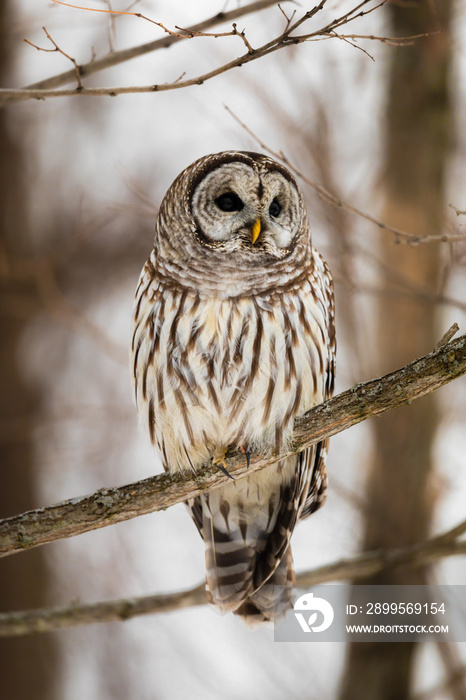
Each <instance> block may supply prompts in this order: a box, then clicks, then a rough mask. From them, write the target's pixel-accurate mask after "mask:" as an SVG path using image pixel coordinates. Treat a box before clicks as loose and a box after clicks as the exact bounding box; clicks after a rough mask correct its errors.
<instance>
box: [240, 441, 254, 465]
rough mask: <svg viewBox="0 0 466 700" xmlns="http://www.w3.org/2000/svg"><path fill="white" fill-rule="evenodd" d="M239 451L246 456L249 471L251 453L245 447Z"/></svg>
mask: <svg viewBox="0 0 466 700" xmlns="http://www.w3.org/2000/svg"><path fill="white" fill-rule="evenodd" d="M239 451H240V452H242V453H243V454H244V455H246V467H247V468H248V469H249V464H250V462H251V453H250V452H249V450H247V449H246V448H245V447H242V446H241V447H240V448H239Z"/></svg>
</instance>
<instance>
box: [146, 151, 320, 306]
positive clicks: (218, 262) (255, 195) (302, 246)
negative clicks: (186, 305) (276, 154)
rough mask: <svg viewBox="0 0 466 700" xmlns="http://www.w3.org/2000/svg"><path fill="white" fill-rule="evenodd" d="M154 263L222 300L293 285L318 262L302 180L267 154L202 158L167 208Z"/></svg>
mask: <svg viewBox="0 0 466 700" xmlns="http://www.w3.org/2000/svg"><path fill="white" fill-rule="evenodd" d="M152 261H153V264H154V265H156V266H157V270H158V271H159V274H160V275H162V276H163V277H164V279H165V280H166V281H167V282H168V281H169V282H170V284H175V285H176V286H177V287H179V288H181V289H191V290H196V291H198V292H201V293H204V294H215V295H217V296H219V297H221V298H228V297H233V296H242V295H249V294H256V293H259V292H262V291H264V292H265V291H266V290H276V289H278V288H280V287H281V286H283V287H285V286H286V287H290V286H292V285H293V284H294V283H295V280H297V278H299V277H300V275H302V274H304V273H305V272H306V269H307V267H308V266H309V265H311V264H312V252H311V239H310V233H309V225H308V222H307V216H306V211H305V208H304V203H303V198H302V195H301V193H300V191H299V189H298V185H297V184H296V181H295V179H294V178H293V176H292V175H291V173H289V172H288V171H287V170H286V168H284V167H283V166H282V165H280V164H279V163H277V162H275V161H274V160H272V159H271V158H268V157H267V156H264V155H262V154H260V153H250V152H238V151H225V152H222V153H214V154H212V155H208V156H205V157H204V158H200V159H199V160H197V161H196V162H195V163H193V164H192V165H190V166H189V167H188V168H186V169H185V170H183V172H182V173H181V174H180V175H179V176H178V177H177V178H176V180H175V181H174V182H173V184H172V185H171V187H170V188H169V189H168V191H167V193H166V195H165V197H164V199H163V201H162V204H161V205H160V210H159V215H158V218H157V223H156V234H155V245H154V254H153V257H152Z"/></svg>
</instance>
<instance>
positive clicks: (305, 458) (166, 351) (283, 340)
mask: <svg viewBox="0 0 466 700" xmlns="http://www.w3.org/2000/svg"><path fill="white" fill-rule="evenodd" d="M335 347H336V344H335V329H334V297H333V284H332V277H331V274H330V272H329V269H328V267H327V265H326V263H325V261H324V260H323V258H322V256H321V255H320V254H319V253H318V252H317V250H315V248H313V247H312V245H311V238H310V232H309V224H308V219H307V214H306V210H305V207H304V202H303V197H302V194H301V192H300V190H299V187H298V185H297V183H296V180H295V179H294V177H293V176H292V175H291V173H290V172H288V170H287V169H286V168H285V167H283V166H282V165H280V164H279V163H277V162H275V161H274V160H272V159H271V158H269V157H267V156H265V155H262V154H259V153H251V152H237V151H226V152H222V153H216V154H213V155H208V156H205V157H204V158H200V159H199V160H197V161H196V162H195V163H193V164H192V165H190V166H189V167H188V168H186V169H185V170H184V171H183V172H182V173H181V174H180V175H179V176H178V177H177V178H176V180H175V181H174V182H173V184H172V185H171V186H170V188H169V189H168V191H167V193H166V195H165V197H164V199H163V201H162V204H161V206H160V210H159V213H158V217H157V222H156V232H155V243H154V248H153V250H152V252H151V254H150V256H149V259H148V260H147V262H146V264H145V265H144V268H143V270H142V273H141V276H140V279H139V284H138V287H137V290H136V299H135V306H134V314H133V333H132V345H131V359H130V362H131V373H132V378H133V383H134V394H135V399H136V404H137V408H138V411H139V413H140V416H141V418H142V421H143V423H144V424H145V426H146V428H147V430H148V433H149V436H150V440H151V442H152V444H153V445H154V446H155V447H156V449H157V450H158V452H159V454H160V457H161V460H162V464H163V467H164V469H165V470H166V471H169V472H172V473H176V472H179V471H181V472H187V471H188V472H189V471H192V472H196V470H199V469H200V468H201V466H202V465H204V464H205V463H208V462H209V461H213V462H214V463H215V464H217V465H218V466H219V468H220V469H222V470H225V465H224V456H225V452H226V450H228V449H229V448H232V449H241V450H242V451H243V452H245V453H246V455H247V456H248V458H249V455H250V454H251V453H254V452H255V451H260V452H262V453H263V452H264V451H265V452H267V451H268V452H270V453H276V454H279V453H280V452H283V450H284V449H285V448H286V446H287V443H289V441H290V438H291V436H292V433H293V424H294V420H295V418H296V417H297V416H300V415H301V414H303V413H304V412H305V411H307V410H308V409H310V408H311V407H313V406H315V405H316V404H318V403H321V402H322V401H324V400H325V399H327V398H328V397H330V396H331V395H332V392H333V384H334V370H335ZM327 448H328V441H327V440H325V441H322V442H320V443H318V444H315V445H313V446H312V447H310V448H309V449H306V450H304V451H303V452H301V453H300V454H298V455H294V456H292V457H287V458H286V459H282V460H280V461H277V462H276V463H275V464H273V465H270V466H269V467H267V468H265V469H263V470H261V471H259V472H251V474H250V475H247V476H246V477H244V478H241V479H236V480H233V479H230V480H229V481H228V482H226V483H225V484H224V485H222V486H220V487H219V488H217V489H215V490H213V491H210V492H208V493H206V494H203V495H201V496H197V497H195V498H192V499H190V500H189V501H187V506H188V508H189V511H190V514H191V516H192V518H193V520H194V522H195V524H196V526H197V528H198V530H199V533H200V535H201V537H202V538H203V540H204V543H205V560H206V590H207V595H208V599H209V601H210V602H211V603H213V604H214V605H215V606H217V607H218V608H219V609H220V611H222V612H227V611H232V612H234V613H236V614H237V615H240V616H242V617H243V618H245V619H246V620H247V621H250V622H254V621H258V622H260V621H266V620H272V619H273V618H274V616H275V615H277V614H282V613H283V612H284V611H285V610H286V609H288V608H289V607H290V606H291V605H292V586H293V582H294V571H293V560H292V554H291V548H290V537H291V535H292V532H293V529H294V527H295V525H296V522H297V521H298V520H299V519H300V518H301V519H302V518H305V517H307V516H308V515H310V514H311V513H313V512H314V511H315V510H317V509H318V508H319V507H320V506H321V505H322V503H323V502H324V500H325V492H326V482H327V479H326V469H325V460H326V455H327Z"/></svg>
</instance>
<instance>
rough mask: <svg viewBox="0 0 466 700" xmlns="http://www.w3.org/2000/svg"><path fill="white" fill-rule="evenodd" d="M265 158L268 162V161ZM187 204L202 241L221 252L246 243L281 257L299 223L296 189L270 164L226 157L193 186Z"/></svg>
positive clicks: (252, 248) (247, 246)
mask: <svg viewBox="0 0 466 700" xmlns="http://www.w3.org/2000/svg"><path fill="white" fill-rule="evenodd" d="M267 163H268V164H269V163H270V162H269V161H267ZM191 210H192V215H193V218H194V220H195V222H196V226H197V232H198V234H199V236H200V239H201V241H203V242H204V243H205V244H206V245H210V246H213V247H216V248H221V249H223V250H224V251H225V253H226V252H233V251H234V250H241V249H243V250H244V249H245V250H247V251H248V252H249V254H250V255H251V256H252V257H254V253H255V252H259V251H260V250H262V251H264V250H265V251H266V252H267V253H269V254H271V255H272V256H274V257H280V258H281V257H283V255H284V254H286V251H287V249H288V248H289V247H290V245H291V244H292V242H293V240H294V238H295V236H296V234H297V232H298V230H299V227H300V224H301V207H300V198H299V194H298V190H297V188H296V185H295V183H294V181H293V180H291V179H290V178H288V177H286V176H285V174H284V172H283V171H281V170H278V169H275V168H273V167H270V164H269V167H268V168H258V167H257V164H256V163H254V162H253V163H248V162H244V161H242V160H236V161H232V162H226V163H224V164H222V165H219V166H218V167H217V168H215V169H214V170H212V171H211V172H209V173H208V174H207V175H205V176H204V177H202V179H201V180H200V181H199V182H198V183H197V184H196V185H195V187H194V188H193V194H192V198H191Z"/></svg>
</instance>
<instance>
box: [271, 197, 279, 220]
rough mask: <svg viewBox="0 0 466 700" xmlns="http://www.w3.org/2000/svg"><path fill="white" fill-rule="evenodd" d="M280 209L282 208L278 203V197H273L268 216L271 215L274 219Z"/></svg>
mask: <svg viewBox="0 0 466 700" xmlns="http://www.w3.org/2000/svg"><path fill="white" fill-rule="evenodd" d="M281 210H282V208H281V206H280V203H279V201H278V199H277V198H275V199H274V200H273V201H272V204H271V205H270V207H269V214H270V216H273V217H274V219H276V218H277V216H279V215H280V212H281Z"/></svg>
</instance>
